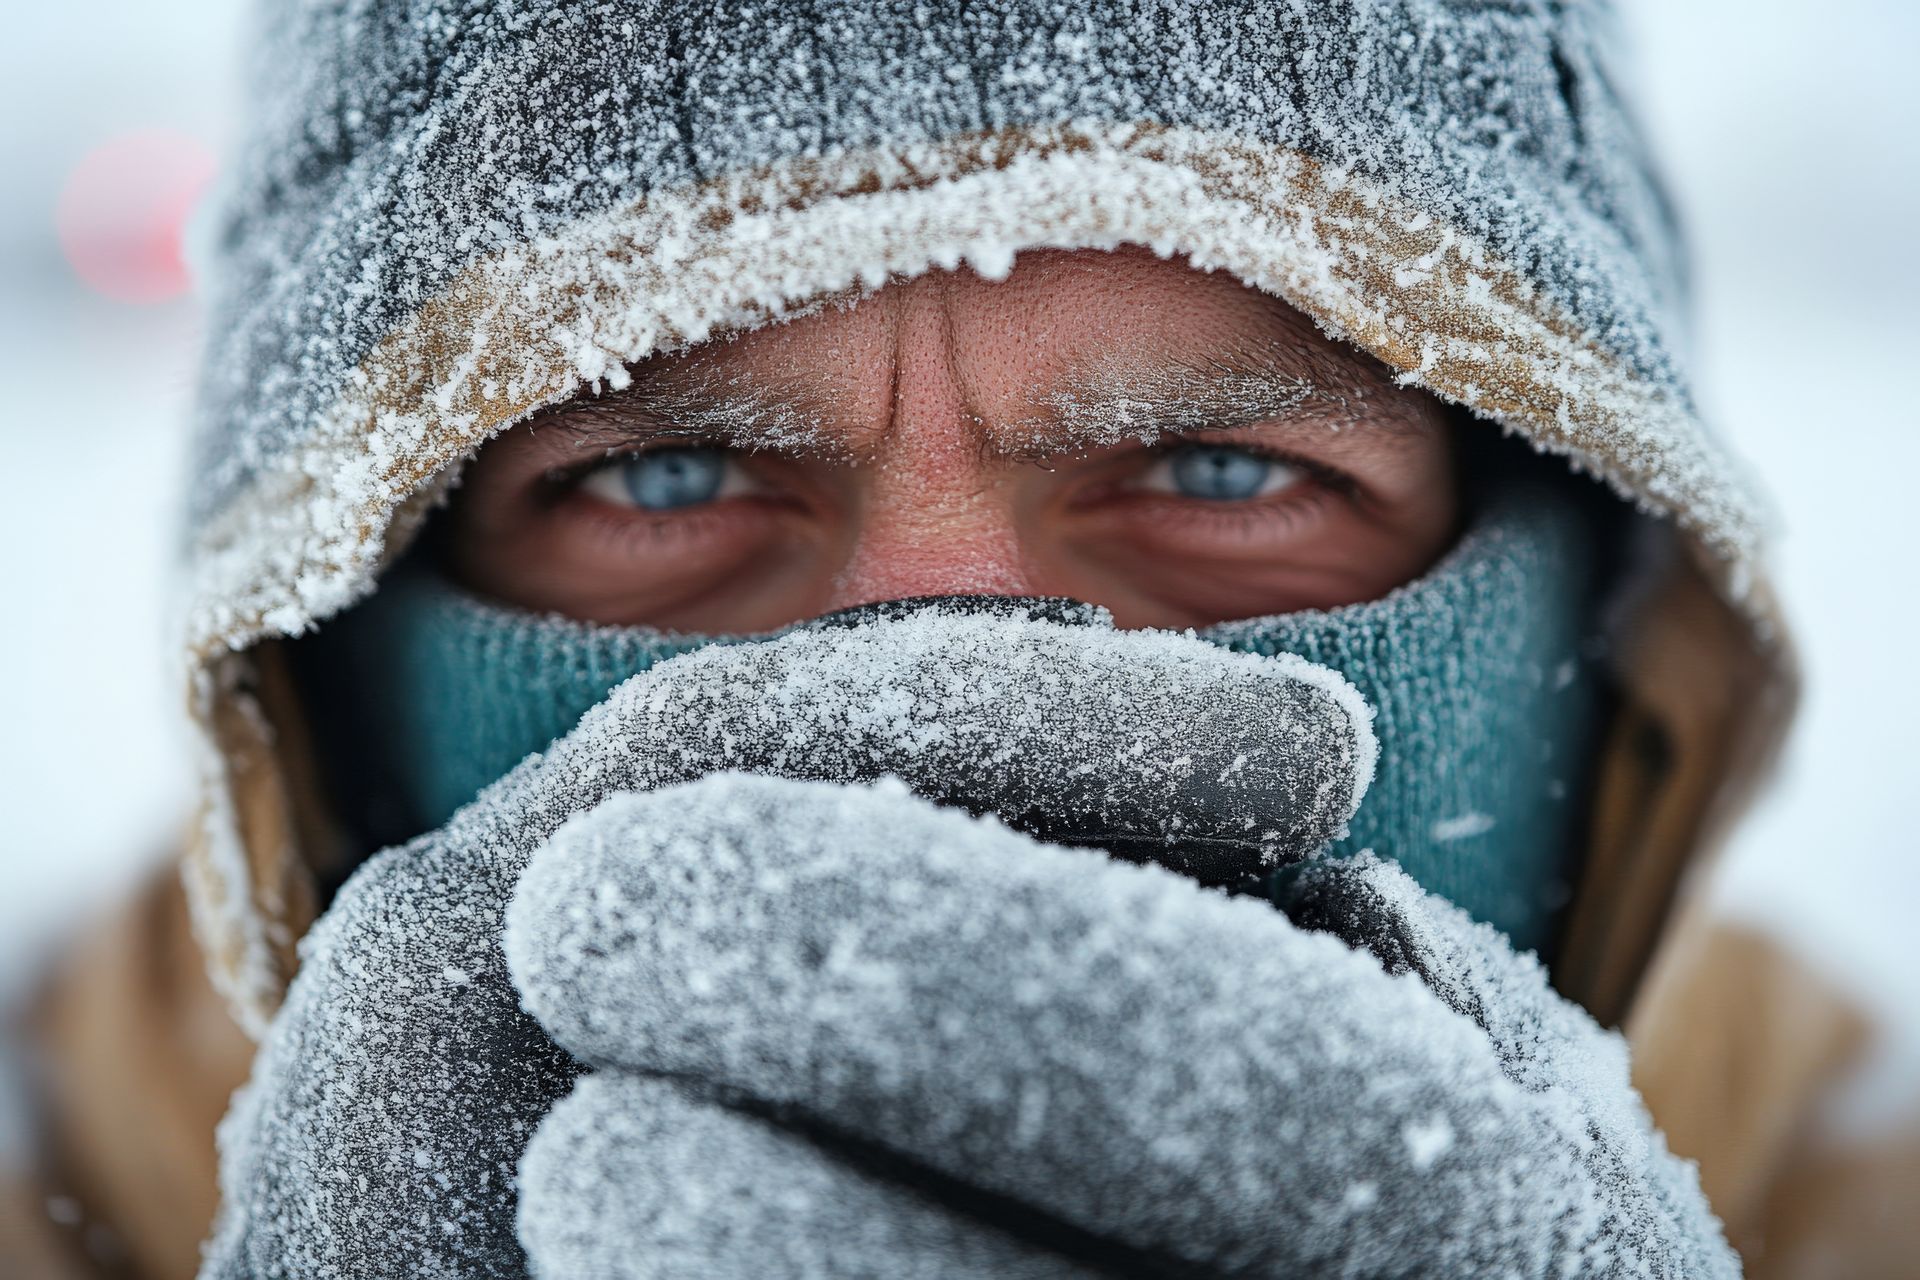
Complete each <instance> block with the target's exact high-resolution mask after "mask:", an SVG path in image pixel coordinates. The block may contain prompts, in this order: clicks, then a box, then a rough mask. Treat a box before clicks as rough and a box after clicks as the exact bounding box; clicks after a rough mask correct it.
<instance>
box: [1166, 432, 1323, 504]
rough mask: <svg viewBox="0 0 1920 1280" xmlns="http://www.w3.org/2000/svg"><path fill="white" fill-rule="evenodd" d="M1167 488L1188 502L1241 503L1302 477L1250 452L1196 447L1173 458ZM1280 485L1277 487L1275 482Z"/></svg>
mask: <svg viewBox="0 0 1920 1280" xmlns="http://www.w3.org/2000/svg"><path fill="white" fill-rule="evenodd" d="M1166 466H1167V480H1168V481H1170V482H1171V483H1170V484H1168V485H1166V486H1165V487H1167V488H1171V489H1172V490H1173V491H1174V492H1175V493H1178V494H1180V495H1181V496H1182V497H1187V498H1200V499H1202V500H1204V501H1208V502H1241V501H1245V500H1246V499H1248V498H1257V497H1260V496H1261V495H1262V494H1265V493H1269V492H1273V491H1275V490H1276V489H1279V488H1285V487H1286V486H1287V485H1289V484H1291V483H1292V482H1293V481H1294V480H1295V479H1297V478H1298V473H1297V472H1296V471H1295V470H1294V469H1293V468H1292V467H1289V466H1287V465H1286V464H1284V463H1281V462H1278V461H1276V460H1274V459H1273V458H1269V457H1266V456H1265V455H1263V454H1258V453H1253V452H1250V451H1249V450H1246V449H1230V448H1222V447H1219V446H1216V445H1193V446H1189V447H1187V448H1183V449H1181V450H1179V451H1178V452H1175V453H1172V454H1169V455H1168V456H1167V459H1166ZM1276 481H1278V482H1279V483H1278V484H1276V483H1275V482H1276Z"/></svg>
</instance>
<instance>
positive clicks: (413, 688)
mask: <svg viewBox="0 0 1920 1280" xmlns="http://www.w3.org/2000/svg"><path fill="white" fill-rule="evenodd" d="M1593 578H1594V569H1593V554H1592V545H1591V533H1590V530H1589V517H1588V516H1587V514H1586V513H1585V512H1584V511H1583V510H1582V509H1581V508H1580V506H1579V504H1577V503H1573V502H1570V501H1568V500H1567V498H1566V495H1565V493H1564V491H1559V492H1556V490H1555V489H1553V488H1552V487H1543V486H1537V485H1530V484H1522V485H1515V486H1512V487H1510V488H1508V489H1506V490H1503V491H1501V492H1496V493H1494V494H1492V495H1489V497H1488V498H1487V500H1485V501H1484V502H1483V503H1482V504H1481V507H1480V509H1479V511H1478V513H1477V515H1476V517H1475V518H1474V519H1473V520H1472V522H1471V523H1470V525H1469V527H1468V529H1467V532H1466V533H1465V534H1464V535H1463V537H1462V539H1461V541H1460V542H1459V544H1458V545H1457V546H1456V547H1455V548H1454V549H1453V550H1452V551H1451V552H1450V553H1449V554H1448V555H1447V556H1446V557H1444V558H1443V559H1442V560H1441V561H1440V562H1439V563H1438V564H1437V565H1435V566H1434V568H1433V569H1432V570H1430V571H1429V572H1428V573H1427V574H1426V575H1424V576H1423V577H1421V578H1419V579H1417V580H1415V581H1413V582H1411V583H1409V584H1407V585H1405V586H1403V587H1401V588H1399V589H1397V590H1395V591H1394V592H1392V593H1391V594H1389V595H1387V596H1385V597H1384V598H1382V599H1380V600H1377V601H1372V602H1368V603H1364V604H1357V605H1350V606H1346V607H1344V608H1339V609H1333V610H1328V611H1325V612H1308V613H1294V614H1283V615H1275V616H1271V617H1264V618H1254V619H1248V620H1245V621H1239V622H1231V623H1226V624H1223V625H1220V626H1216V627H1211V628H1208V629H1206V630H1203V631H1200V632H1198V633H1197V634H1198V635H1199V637H1200V638H1201V639H1204V640H1208V641H1211V642H1213V643H1216V644H1220V645H1222V646H1225V647H1228V648H1231V649H1236V650H1243V651H1248V652H1253V653H1259V654H1278V653H1292V654H1297V655H1299V656H1301V657H1304V658H1306V659H1308V660H1309V661H1312V662H1316V663H1319V664H1322V665H1324V666H1327V667H1331V668H1333V669H1334V670H1336V671H1338V672H1340V673H1341V674H1342V675H1344V676H1345V677H1346V678H1347V679H1348V680H1349V681H1351V682H1352V683H1353V684H1354V685H1355V686H1356V687H1357V688H1358V689H1359V690H1360V692H1361V693H1362V694H1363V695H1364V696H1365V697H1366V699H1367V701H1368V702H1369V703H1370V704H1371V705H1372V707H1373V708H1374V709H1375V713H1376V719H1375V722H1374V730H1375V734H1376V736H1377V737H1378V739H1379V742H1380V759H1379V763H1378V767H1377V772H1376V774H1375V777H1374V781H1373V785H1372V787H1371V788H1370V790H1369V791H1368V793H1367V796H1366V798H1365V801H1364V802H1363V803H1362V805H1361V807H1360V810H1359V812H1358V814H1357V815H1356V816H1355V818H1354V819H1353V821H1352V823H1351V826H1350V829H1349V831H1348V834H1347V835H1346V836H1345V837H1344V838H1342V839H1340V840H1338V841H1336V842H1335V844H1334V845H1333V847H1332V849H1331V850H1330V852H1331V853H1332V854H1334V855H1336V856H1344V855H1349V854H1352V853H1356V852H1358V851H1360V850H1362V849H1373V850H1375V851H1377V852H1378V853H1380V854H1381V855H1382V856H1384V857H1388V858H1392V859H1395V860H1397V861H1398V862H1399V863H1400V864H1401V865H1402V866H1403V867H1404V868H1405V869H1406V871H1407V872H1408V873H1409V874H1410V875H1411V876H1412V877H1413V878H1414V879H1415V880H1417V881H1419V882H1420V883H1421V884H1422V885H1424V886H1425V887H1427V888H1428V889H1431V890H1432V891H1434V892H1436V893H1438V894H1440V895H1442V896H1444V897H1446V898H1449V899H1451V900H1452V901H1453V902H1455V903H1457V904H1458V905H1459V906H1460V907H1462V908H1463V909H1464V910H1466V911H1467V912H1468V913H1469V914H1471V915H1472V916H1474V917H1475V918H1476V919H1480V920H1484V921H1486V922H1487V923H1489V924H1492V925H1493V926H1495V927H1496V928H1498V929H1501V930H1503V931H1504V932H1506V933H1507V934H1508V936H1509V937H1510V938H1511V939H1512V941H1513V943H1514V945H1515V946H1516V947H1519V948H1521V949H1532V950H1541V951H1544V949H1545V948H1547V947H1548V945H1549V944H1550V942H1551V940H1552V937H1553V929H1554V924H1555V918H1556V914H1557V910H1558V908H1559V907H1560V906H1562V905H1563V904H1564V903H1565V902H1566V900H1567V899H1568V897H1569V896H1570V893H1571V877H1572V875H1573V874H1574V873H1575V872H1576V871H1577V870H1578V868H1577V866H1576V865H1575V859H1576V856H1577V855H1576V846H1577V836H1578V824H1579V821H1580V818H1581V816H1582V811H1581V809H1580V803H1579V802H1580V800H1581V799H1582V797H1583V795H1584V792H1585V789H1586V788H1585V784H1586V781H1587V772H1588V767H1589V763H1590V758H1591V741H1592V737H1593V730H1594V726H1595V723H1596V720H1597V716H1596V704H1597V700H1598V695H1599V690H1600V688H1601V682H1600V680H1599V679H1598V676H1597V674H1596V673H1595V672H1594V670H1593V669H1592V664H1591V661H1590V660H1589V659H1588V658H1587V657H1586V656H1583V652H1582V650H1583V645H1584V642H1585V638H1586V636H1587V634H1588V632H1589V627H1590V622H1591V618H1592V615H1593V613H1594V608H1593V598H1594V594H1595V593H1594V583H1593ZM750 642H751V641H750V640H749V641H743V640H741V639H738V638H734V637H716V636H694V635H673V634H667V633H662V632H658V631H653V630H650V629H646V628H637V627H608V626H598V625H593V624H588V623H580V622H574V621H570V620H567V619H562V618H553V617H541V616H536V615H532V614H529V613H525V612H522V611H518V610H514V609H510V608H505V607H502V606H498V605H494V604H491V603H489V602H486V601H483V600H480V599H478V598H476V597H474V596H472V595H471V594H469V593H467V592H465V591H463V590H461V589H460V588H459V587H457V586H455V585H454V584H452V583H450V582H449V581H447V580H446V579H445V578H444V577H442V576H440V575H439V574H437V573H436V572H434V571H433V570H431V569H430V568H428V567H426V566H424V565H420V564H412V565H407V566H403V567H402V568H400V569H399V570H397V571H396V572H395V573H394V574H393V575H392V576H391V578H390V580H389V581H388V582H387V583H386V584H385V585H384V586H383V587H382V589H381V591H380V593H379V594H378V595H376V596H375V597H374V598H373V599H372V600H370V601H368V602H367V603H366V604H364V605H362V606H361V607H360V608H358V609H356V610H354V611H353V612H351V613H349V614H347V615H345V616H344V617H342V618H341V619H340V620H339V621H338V622H336V623H335V624H334V625H333V626H331V627H328V628H326V629H324V630H323V631H322V632H321V633H319V634H318V635H317V636H315V637H313V638H312V640H310V641H308V642H306V648H305V651H304V652H302V653H301V654H300V658H299V661H300V665H301V667H302V670H303V672H305V673H311V674H312V676H313V677H314V678H313V679H312V680H309V681H306V682H305V683H306V686H307V687H308V689H309V697H310V698H312V697H316V696H317V697H318V698H319V699H321V700H322V702H323V703H330V704H332V709H331V710H329V709H328V707H327V706H325V705H323V706H322V707H320V708H319V709H320V710H321V712H322V715H321V716H320V717H319V718H320V720H321V722H322V723H321V726H320V727H321V736H322V747H323V756H324V757H326V758H327V759H328V762H329V763H331V764H333V765H334V767H335V772H336V774H345V775H346V776H336V777H334V778H333V779H332V782H333V784H334V789H335V793H336V794H345V795H352V796H355V797H361V798H364V800H365V802H366V803H368V804H369V805H371V806H373V808H372V809H371V810H370V811H369V813H368V814H367V815H366V817H365V821H364V823H363V825H366V826H368V827H370V828H371V829H373V830H375V831H377V832H378V839H379V841H380V842H381V843H386V842H389V841H391V840H394V839H398V838H403V837H405V836H410V835H412V834H416V833H418V832H421V831H425V830H429V829H432V828H434V827H438V826H440V825H441V824H442V823H444V822H445V821H446V820H447V819H448V818H449V817H450V816H451V815H452V814H453V812H454V810H456V809H458V808H459V807H460V806H461V805H463V804H465V803H466V802H467V801H469V800H471V799H472V798H473V797H474V796H475V795H476V794H477V793H478V792H479V791H480V790H481V789H482V788H483V787H485V786H486V785H487V784H488V783H491V782H493V781H494V780H495V779H497V778H499V777H501V776H502V775H504V774H505V773H506V772H507V771H508V770H509V769H511V768H512V767H513V766H514V765H516V764H518V763H519V762H520V761H521V760H522V759H523V758H525V757H526V756H528V755H530V754H532V753H535V752H539V751H541V750H544V749H545V748H546V747H547V745H548V744H549V743H551V742H552V741H553V740H554V739H556V738H557V737H559V736H561V735H563V734H565V733H566V732H568V731H569V730H571V729H572V728H573V727H574V726H575V725H576V724H577V723H578V722H579V720H580V718H581V716H582V715H584V714H585V713H586V711H587V710H588V709H589V708H590V707H592V706H593V705H594V704H596V703H598V702H600V701H601V700H603V699H604V698H605V697H606V696H607V695H608V693H609V692H611V691H612V689H613V688H614V687H615V686H616V685H618V684H620V683H621V682H623V681H625V680H626V679H628V678H629V677H631V676H634V675H636V674H638V673H640V672H642V671H645V670H647V669H648V668H649V667H651V666H653V665H654V664H656V663H659V662H663V661H665V660H667V659H669V658H672V657H674V656H676V655H678V654H682V653H686V652H689V651H691V650H694V649H699V648H702V647H704V646H707V645H710V644H737V643H750ZM316 686H318V687H317V688H316ZM347 704H350V711H347V712H343V711H342V710H341V709H340V708H341V707H342V706H345V705H347ZM345 759H351V761H352V764H351V765H350V766H349V767H346V768H344V769H343V768H342V767H341V762H342V761H343V760H345Z"/></svg>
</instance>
